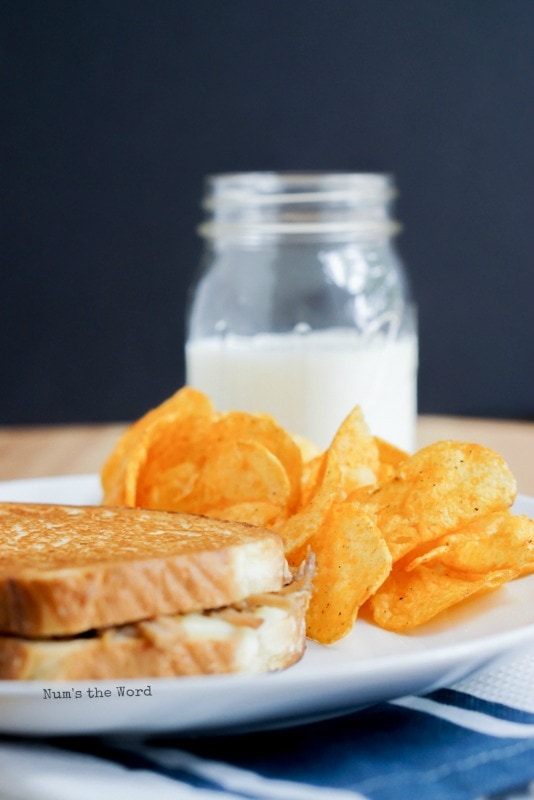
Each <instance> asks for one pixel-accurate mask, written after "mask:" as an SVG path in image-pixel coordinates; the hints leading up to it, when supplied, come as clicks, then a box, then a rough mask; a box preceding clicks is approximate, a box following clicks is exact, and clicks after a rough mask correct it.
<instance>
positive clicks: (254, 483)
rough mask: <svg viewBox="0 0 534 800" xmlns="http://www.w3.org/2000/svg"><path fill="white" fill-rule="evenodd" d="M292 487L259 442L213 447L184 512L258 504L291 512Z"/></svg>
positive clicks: (220, 444) (183, 506) (220, 443)
mask: <svg viewBox="0 0 534 800" xmlns="http://www.w3.org/2000/svg"><path fill="white" fill-rule="evenodd" d="M290 493H291V486H290V482H289V477H288V475H287V472H286V471H285V469H284V467H283V466H282V464H281V463H280V461H279V460H278V459H277V458H276V456H274V455H273V453H272V452H271V451H270V450H268V449H267V447H264V445H263V444H260V443H259V442H256V441H254V442H252V441H244V442H242V441H233V440H229V441H221V442H218V443H216V444H213V446H212V448H211V450H210V456H209V458H208V459H206V460H205V462H204V465H203V467H202V469H201V471H200V473H199V476H198V479H197V481H196V483H195V485H194V487H193V489H192V491H191V492H190V494H188V495H187V497H184V499H183V501H182V503H181V510H182V511H187V512H190V513H193V514H206V513H208V512H209V511H210V509H213V508H219V509H224V508H225V507H226V506H231V505H236V504H239V503H251V502H252V503H254V502H257V501H261V502H266V503H270V504H272V505H276V506H278V507H281V508H288V506H289V497H290Z"/></svg>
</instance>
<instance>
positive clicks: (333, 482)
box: [279, 453, 341, 558]
mask: <svg viewBox="0 0 534 800" xmlns="http://www.w3.org/2000/svg"><path fill="white" fill-rule="evenodd" d="M340 490H341V470H340V467H339V463H338V461H337V458H336V456H335V454H333V453H325V455H324V456H323V457H322V459H321V463H320V469H319V474H318V476H317V483H316V487H315V491H314V492H313V494H312V495H311V496H310V498H309V500H308V502H307V503H306V505H305V506H304V507H302V508H301V509H300V510H299V511H297V513H296V514H293V515H291V516H290V517H289V519H288V520H287V522H285V523H284V524H283V525H282V526H281V528H280V531H279V533H280V534H281V535H282V538H283V540H284V547H285V551H286V553H287V554H288V557H291V554H293V553H294V552H295V551H298V552H299V553H300V550H301V548H302V547H303V546H304V545H305V544H306V543H307V542H308V541H309V540H310V539H311V537H312V536H313V534H314V533H315V532H316V531H317V530H318V529H319V528H320V527H321V525H322V524H323V522H324V520H325V519H326V516H327V514H328V512H329V511H330V508H331V506H332V505H333V503H334V502H335V501H336V500H338V499H340ZM299 558H300V555H299Z"/></svg>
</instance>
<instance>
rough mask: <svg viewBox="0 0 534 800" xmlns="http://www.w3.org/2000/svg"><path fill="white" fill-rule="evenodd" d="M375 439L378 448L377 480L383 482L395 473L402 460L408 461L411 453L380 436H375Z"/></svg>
mask: <svg viewBox="0 0 534 800" xmlns="http://www.w3.org/2000/svg"><path fill="white" fill-rule="evenodd" d="M374 440H375V444H376V446H377V450H378V469H377V481H378V483H383V482H384V481H386V480H389V478H391V477H392V476H393V475H394V473H395V472H396V471H397V469H398V468H399V467H400V465H401V464H402V462H403V461H406V459H408V458H409V457H410V455H409V453H406V452H405V451H404V450H401V449H400V448H399V447H396V446H395V445H394V444H391V442H386V441H385V440H384V439H380V438H379V437H378V436H375V437H374Z"/></svg>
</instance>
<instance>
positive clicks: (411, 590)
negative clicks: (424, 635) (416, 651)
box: [365, 563, 517, 633]
mask: <svg viewBox="0 0 534 800" xmlns="http://www.w3.org/2000/svg"><path fill="white" fill-rule="evenodd" d="M515 577H517V571H516V570H515V569H503V570H495V571H491V572H487V573H483V574H481V573H480V572H477V573H470V572H461V571H455V570H449V569H445V568H444V567H443V565H441V564H439V563H436V564H433V565H432V566H427V565H424V564H423V565H421V566H419V567H416V568H415V569H414V570H412V571H411V572H406V571H405V570H403V569H402V568H399V567H397V566H394V567H393V571H392V572H391V574H390V576H389V577H388V579H387V580H386V581H385V583H384V584H383V585H382V586H381V587H380V588H379V589H378V591H377V592H376V593H375V594H373V596H372V597H370V598H369V600H368V601H367V603H366V604H365V613H366V614H369V615H370V616H371V618H372V620H373V622H375V624H376V625H379V626H380V627H381V628H385V629H386V630H389V631H395V632H396V633H407V632H408V631H411V630H413V628H416V627H418V626H419V625H422V624H423V623H424V622H428V621H429V620H431V619H433V618H434V617H435V616H437V615H438V614H440V613H442V612H443V611H445V610H446V609H448V608H451V606H454V605H456V604H457V603H460V602H462V601H464V600H466V599H467V598H469V597H473V596H474V595H479V594H481V593H484V592H489V591H492V590H494V589H497V588H498V587H499V586H502V585H503V584H504V583H506V582H507V581H509V580H512V579H513V578H515Z"/></svg>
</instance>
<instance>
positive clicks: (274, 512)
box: [204, 500, 289, 531]
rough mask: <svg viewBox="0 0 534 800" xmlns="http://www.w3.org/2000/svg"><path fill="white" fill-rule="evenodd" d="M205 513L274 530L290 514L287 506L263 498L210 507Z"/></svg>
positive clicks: (209, 515)
mask: <svg viewBox="0 0 534 800" xmlns="http://www.w3.org/2000/svg"><path fill="white" fill-rule="evenodd" d="M204 513H205V515H206V516H208V517H215V518H216V519H227V520H235V521H236V522H247V523H248V524H249V525H259V526H260V527H265V528H269V529H270V530H274V531H276V530H278V529H279V528H280V526H281V525H283V524H284V522H285V521H286V520H287V518H288V516H289V514H288V511H287V508H284V507H282V506H279V505H276V504H275V503H268V502H264V501H261V500H256V501H254V502H248V503H234V504H233V505H230V506H224V507H223V508H209V509H207V510H206V511H205V512H204Z"/></svg>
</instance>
